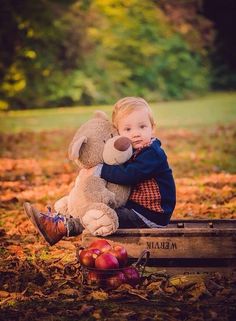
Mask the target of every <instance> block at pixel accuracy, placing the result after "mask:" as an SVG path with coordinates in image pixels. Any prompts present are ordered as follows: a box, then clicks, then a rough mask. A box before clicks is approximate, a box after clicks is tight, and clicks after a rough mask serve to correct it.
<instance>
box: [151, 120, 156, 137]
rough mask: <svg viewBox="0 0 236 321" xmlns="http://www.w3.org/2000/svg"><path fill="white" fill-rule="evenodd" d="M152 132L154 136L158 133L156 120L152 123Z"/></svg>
mask: <svg viewBox="0 0 236 321" xmlns="http://www.w3.org/2000/svg"><path fill="white" fill-rule="evenodd" d="M152 134H153V136H156V134H157V123H156V122H155V123H154V124H153V125H152Z"/></svg>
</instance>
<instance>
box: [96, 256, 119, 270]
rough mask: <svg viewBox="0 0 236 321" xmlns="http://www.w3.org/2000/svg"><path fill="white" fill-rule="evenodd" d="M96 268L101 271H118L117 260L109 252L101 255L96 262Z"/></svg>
mask: <svg viewBox="0 0 236 321" xmlns="http://www.w3.org/2000/svg"><path fill="white" fill-rule="evenodd" d="M95 267H96V268H97V269H100V270H110V269H118V268H119V262H118V260H117V258H116V257H115V256H114V255H112V254H111V253H109V252H106V253H102V254H100V255H99V256H98V257H97V258H96V260H95Z"/></svg>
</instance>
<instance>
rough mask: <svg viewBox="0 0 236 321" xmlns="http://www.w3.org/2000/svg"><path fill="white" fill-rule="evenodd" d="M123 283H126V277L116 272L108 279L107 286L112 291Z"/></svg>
mask: <svg viewBox="0 0 236 321" xmlns="http://www.w3.org/2000/svg"><path fill="white" fill-rule="evenodd" d="M123 283H125V275H124V273H122V272H116V273H115V274H114V275H111V276H110V277H108V278H107V279H106V286H107V287H108V288H111V289H116V288H118V287H119V286H120V285H121V284H123Z"/></svg>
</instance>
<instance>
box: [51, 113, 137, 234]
mask: <svg viewBox="0 0 236 321" xmlns="http://www.w3.org/2000/svg"><path fill="white" fill-rule="evenodd" d="M68 154H69V159H70V160H73V161H74V162H75V163H76V164H77V165H78V166H79V167H80V168H91V167H93V166H95V165H98V164H100V163H103V162H105V163H107V164H109V165H113V164H119V165H120V164H123V163H125V162H126V161H127V160H129V159H130V157H131V156H132V145H131V142H130V140H129V139H128V138H126V137H122V136H119V135H118V132H117V130H116V129H115V127H114V126H113V125H112V123H111V122H110V121H109V119H108V117H107V115H106V114H105V113H104V112H102V111H96V112H95V115H94V117H93V118H91V119H90V120H88V121H87V122H86V123H84V124H83V125H82V126H81V127H80V128H79V129H78V130H77V132H76V133H75V135H74V137H73V139H72V141H71V143H70V145H69V150H68ZM129 194H130V188H129V187H128V186H122V185H118V184H112V183H109V182H107V181H105V180H104V179H102V178H101V177H98V176H95V175H92V176H90V177H86V178H84V176H83V177H81V175H80V174H79V175H78V176H77V178H76V180H75V184H74V186H73V188H72V189H71V191H70V192H69V194H68V195H67V196H64V197H63V198H61V199H59V200H58V201H57V202H56V203H55V205H54V208H55V210H56V211H57V212H59V213H63V214H65V215H67V216H73V217H76V218H79V219H80V222H81V224H82V225H83V226H84V228H85V229H87V230H88V231H89V232H90V233H91V234H92V235H95V236H106V235H109V234H112V233H114V232H115V231H116V230H117V228H118V217H117V214H116V212H115V210H114V209H115V208H118V207H121V206H122V205H125V203H126V202H127V200H128V197H129Z"/></svg>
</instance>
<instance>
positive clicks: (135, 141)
mask: <svg viewBox="0 0 236 321" xmlns="http://www.w3.org/2000/svg"><path fill="white" fill-rule="evenodd" d="M117 127H118V131H119V134H120V135H121V136H125V137H128V138H129V139H130V140H131V142H132V146H133V148H134V149H137V148H142V147H143V146H144V145H146V144H149V143H150V141H151V138H152V137H153V126H152V124H151V121H150V119H149V115H148V112H147V110H146V109H145V108H143V109H139V110H134V111H132V112H131V113H130V114H128V115H124V116H123V117H122V118H120V120H119V121H118V126H117Z"/></svg>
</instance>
